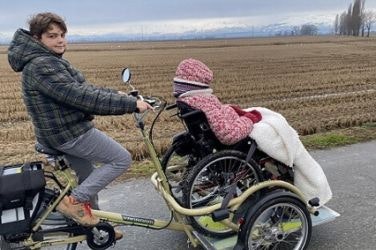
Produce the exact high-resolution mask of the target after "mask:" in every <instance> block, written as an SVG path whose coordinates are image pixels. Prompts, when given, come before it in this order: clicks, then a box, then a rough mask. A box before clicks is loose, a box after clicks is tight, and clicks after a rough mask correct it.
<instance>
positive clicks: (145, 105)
mask: <svg viewBox="0 0 376 250" xmlns="http://www.w3.org/2000/svg"><path fill="white" fill-rule="evenodd" d="M148 109H151V110H153V111H154V108H153V107H152V106H151V105H150V104H149V103H147V102H144V101H141V100H137V111H138V112H139V113H144V112H145V111H146V110H148Z"/></svg>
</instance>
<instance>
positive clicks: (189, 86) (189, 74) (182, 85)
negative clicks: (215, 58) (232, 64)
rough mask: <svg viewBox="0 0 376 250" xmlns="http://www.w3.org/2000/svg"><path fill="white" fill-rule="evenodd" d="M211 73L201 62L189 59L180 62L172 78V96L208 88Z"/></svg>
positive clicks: (211, 77) (211, 76) (211, 78)
mask: <svg viewBox="0 0 376 250" xmlns="http://www.w3.org/2000/svg"><path fill="white" fill-rule="evenodd" d="M212 80H213V72H212V71H211V70H210V69H209V68H208V66H206V65H205V64H204V63H203V62H201V61H199V60H196V59H193V58H189V59H185V60H183V61H181V62H180V63H179V65H178V67H177V69H176V73H175V77H174V96H179V95H180V94H182V93H185V92H187V91H190V90H197V89H205V88H209V84H210V83H211V81H212Z"/></svg>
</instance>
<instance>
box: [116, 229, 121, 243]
mask: <svg viewBox="0 0 376 250" xmlns="http://www.w3.org/2000/svg"><path fill="white" fill-rule="evenodd" d="M122 238H123V232H122V231H120V230H117V229H115V240H116V241H118V240H121V239H122Z"/></svg>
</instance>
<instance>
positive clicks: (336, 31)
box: [334, 14, 339, 35]
mask: <svg viewBox="0 0 376 250" xmlns="http://www.w3.org/2000/svg"><path fill="white" fill-rule="evenodd" d="M334 34H335V35H338V34H339V15H338V14H337V15H336V19H335V20H334Z"/></svg>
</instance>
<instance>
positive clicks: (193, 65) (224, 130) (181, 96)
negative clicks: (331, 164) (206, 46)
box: [173, 58, 332, 206]
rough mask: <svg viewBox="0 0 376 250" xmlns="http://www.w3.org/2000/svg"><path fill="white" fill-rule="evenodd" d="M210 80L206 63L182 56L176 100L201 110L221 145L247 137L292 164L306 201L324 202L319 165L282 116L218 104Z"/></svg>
mask: <svg viewBox="0 0 376 250" xmlns="http://www.w3.org/2000/svg"><path fill="white" fill-rule="evenodd" d="M212 80H213V72H212V71H211V70H210V69H209V67H208V66H207V65H205V64H204V63H203V62H201V61H199V60H197V59H193V58H189V59H184V60H183V61H181V62H180V63H179V65H178V67H177V69H176V72H175V77H174V78H173V95H174V97H176V102H177V103H184V104H186V105H188V106H189V107H191V108H193V109H197V110H200V111H202V112H203V113H204V114H205V117H206V119H207V121H208V123H209V126H210V129H211V131H212V132H213V133H214V135H215V136H216V137H217V139H218V140H219V141H220V142H221V143H223V144H225V145H233V144H235V143H237V142H239V141H241V140H243V139H244V138H246V137H247V136H249V137H251V138H252V139H253V140H255V141H256V143H257V146H258V148H259V149H260V150H261V151H263V152H264V153H266V154H267V155H269V156H270V157H272V158H273V159H275V160H277V161H279V162H282V163H283V164H285V165H286V166H289V167H291V168H293V171H294V185H295V186H297V187H298V188H299V189H300V190H301V191H302V192H303V194H304V195H305V197H306V199H307V201H308V200H311V199H313V198H316V197H317V198H319V199H320V206H321V205H324V204H325V203H326V202H328V201H329V200H330V199H331V197H332V192H331V189H330V186H329V183H328V181H327V178H326V176H325V174H324V172H323V170H322V168H321V166H320V165H319V164H318V163H317V162H316V161H315V160H314V159H313V158H312V157H311V155H310V154H309V153H308V151H307V150H306V149H305V147H304V145H303V144H302V142H301V141H300V139H299V135H298V133H297V132H296V131H295V130H294V129H293V128H292V127H291V126H290V125H289V124H288V122H287V121H286V119H285V118H284V117H283V116H282V115H281V114H279V113H277V112H274V111H272V110H269V109H267V108H263V107H252V108H247V109H241V108H240V107H239V106H237V105H231V104H222V103H221V101H220V100H219V99H218V97H216V96H215V95H214V94H213V90H212V89H211V88H210V84H211V83H212ZM178 107H179V105H178Z"/></svg>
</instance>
